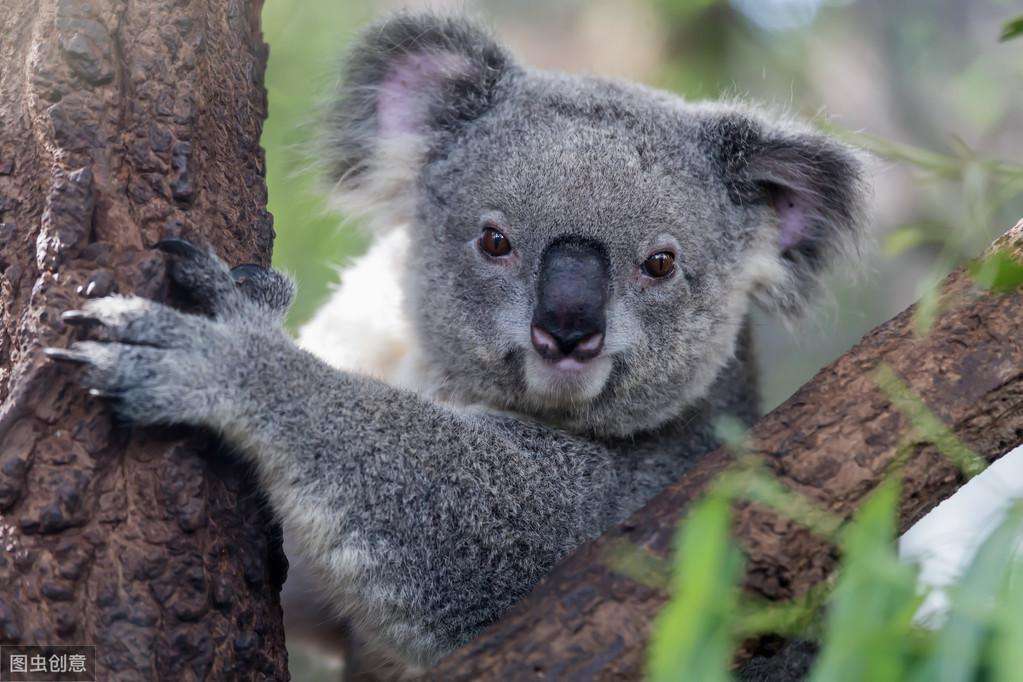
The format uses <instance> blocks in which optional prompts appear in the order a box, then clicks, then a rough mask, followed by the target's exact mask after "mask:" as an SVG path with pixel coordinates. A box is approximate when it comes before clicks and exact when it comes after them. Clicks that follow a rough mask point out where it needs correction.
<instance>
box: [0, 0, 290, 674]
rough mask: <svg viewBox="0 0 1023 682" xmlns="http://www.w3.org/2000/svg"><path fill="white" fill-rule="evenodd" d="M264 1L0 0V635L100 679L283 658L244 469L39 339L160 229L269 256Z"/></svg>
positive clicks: (154, 273) (158, 269)
mask: <svg viewBox="0 0 1023 682" xmlns="http://www.w3.org/2000/svg"><path fill="white" fill-rule="evenodd" d="M260 9H261V2H260V0H176V1H174V2H172V1H170V0H133V1H131V2H129V1H128V0H0V93H2V94H0V273H2V276H0V301H2V306H3V313H2V314H3V316H2V324H0V401H2V402H0V644H19V643H20V644H60V643H74V644H95V645H96V646H97V650H96V655H97V674H98V678H99V679H114V678H116V679H119V680H120V679H146V680H148V679H158V678H159V679H173V680H179V679H196V678H209V679H239V678H243V679H253V678H260V677H269V678H274V679H281V678H286V677H287V655H286V652H285V649H284V633H283V629H282V625H281V611H280V605H279V602H278V592H279V588H280V584H281V582H282V580H283V572H284V570H285V566H286V564H285V563H284V560H283V555H282V553H281V551H280V534H279V530H278V529H277V527H276V525H275V524H274V523H273V522H272V521H271V519H270V518H269V514H268V513H267V512H265V510H264V505H262V504H261V503H260V500H259V498H258V497H257V496H256V495H255V494H254V491H255V485H254V480H253V479H252V478H251V477H250V475H249V472H248V471H246V470H242V469H240V467H239V465H237V464H235V463H233V461H232V460H231V459H230V458H229V457H225V456H223V455H222V454H218V453H216V452H211V450H214V449H216V448H217V446H216V444H215V441H214V440H213V439H211V438H209V437H207V436H204V435H202V434H193V433H190V432H187V431H185V430H183V429H167V430H164V431H156V430H145V431H143V430H133V429H131V428H128V427H126V426H124V425H117V424H113V423H112V422H111V419H110V417H109V412H108V410H107V409H105V406H104V405H103V404H102V403H101V402H100V401H98V400H96V399H92V398H90V397H88V396H87V395H85V394H84V393H83V392H82V391H81V390H80V389H78V388H76V387H75V385H74V384H73V383H72V382H71V381H70V379H71V376H72V375H71V374H70V372H72V371H74V370H70V369H67V368H65V367H58V366H56V365H54V364H51V363H49V362H47V361H46V360H45V359H44V358H43V356H42V355H41V353H40V352H39V351H40V348H41V347H43V346H48V345H55V346H65V345H67V343H68V342H69V340H70V339H71V338H72V337H73V336H74V335H75V333H76V332H75V330H73V329H71V328H68V327H65V326H64V325H63V324H62V323H61V322H60V317H59V315H60V313H61V312H62V311H63V310H66V309H68V308H74V307H77V306H78V305H79V304H80V303H81V302H82V300H83V299H84V298H86V297H97V296H103V295H106V294H108V293H113V292H120V293H124V294H127V293H135V294H139V295H142V296H147V297H151V298H155V299H163V298H165V297H166V295H167V293H168V292H167V285H166V283H165V278H164V262H163V259H162V257H161V255H160V254H159V253H157V252H154V251H152V250H150V249H149V247H151V246H152V245H153V244H154V243H155V242H156V241H158V240H160V239H162V238H165V237H171V236H179V235H181V236H186V237H187V238H189V239H192V240H195V241H198V242H204V243H208V244H211V245H213V246H214V247H216V249H217V250H218V251H219V253H220V254H221V255H222V256H223V257H225V259H227V260H228V261H229V262H232V263H237V262H256V263H260V264H267V263H268V261H269V258H270V249H271V244H272V241H273V228H272V220H271V217H270V215H269V214H268V213H267V211H266V208H265V207H266V187H265V184H264V159H263V152H262V150H261V149H260V147H259V135H260V130H261V127H262V122H263V118H264V116H265V113H266V94H265V91H264V89H263V86H262V77H263V71H264V67H265V64H266V56H267V50H266V46H265V45H264V43H263V41H262V37H261V33H260V27H259V14H260Z"/></svg>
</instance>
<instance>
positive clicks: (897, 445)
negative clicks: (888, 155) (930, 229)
mask: <svg viewBox="0 0 1023 682" xmlns="http://www.w3.org/2000/svg"><path fill="white" fill-rule="evenodd" d="M996 244H999V246H1001V247H1007V248H1011V249H1013V250H1015V252H1016V254H1017V257H1018V258H1019V259H1020V260H1023V256H1021V254H1023V221H1021V222H1020V223H1019V224H1018V225H1017V226H1016V227H1015V228H1013V230H1010V231H1009V233H1007V234H1006V235H1005V236H1004V237H1003V238H1002V240H1000V243H996ZM943 286H944V292H945V301H946V308H945V311H944V312H943V313H942V314H941V315H940V316H939V317H938V319H937V320H936V322H935V323H934V326H933V327H932V328H931V331H930V332H929V333H928V334H927V335H926V336H921V335H919V334H918V333H917V331H916V328H915V326H914V320H913V315H914V308H910V309H908V310H906V311H905V312H903V313H902V314H900V315H899V316H897V317H895V318H894V319H892V320H890V321H889V322H887V323H885V324H883V325H881V326H880V327H878V328H877V329H875V330H874V331H872V332H871V333H869V334H868V335H867V336H865V337H864V338H863V339H862V340H861V341H860V343H859V344H857V345H856V346H855V347H854V348H852V349H851V350H850V351H849V352H848V353H846V354H845V355H844V356H842V357H841V358H839V359H838V360H837V361H835V362H834V363H832V364H831V365H829V366H828V367H825V368H824V369H823V370H821V371H820V372H819V373H818V374H817V375H816V376H815V377H814V378H813V380H811V381H810V382H809V383H808V384H806V385H805V386H804V387H803V388H801V389H800V390H799V391H798V392H797V393H796V394H795V395H793V396H792V397H791V398H790V399H789V400H788V401H787V402H785V403H784V404H783V405H781V406H780V407H778V408H777V409H776V410H774V411H773V412H771V413H770V414H769V415H767V416H766V417H765V418H764V419H762V420H761V421H760V422H759V423H758V424H757V425H756V427H755V428H754V429H753V431H752V451H753V453H754V454H756V455H758V456H759V457H761V458H762V459H763V460H764V462H765V463H766V464H767V466H768V467H769V468H770V470H771V471H772V472H773V474H774V475H775V476H777V478H778V479H779V480H780V481H781V482H782V483H783V484H784V485H786V486H787V487H789V488H790V489H792V490H794V491H797V492H799V493H801V494H802V495H804V496H806V497H808V498H810V499H812V500H814V501H815V502H816V503H817V504H818V505H820V506H821V507H822V508H824V509H826V510H828V511H830V512H832V513H834V514H836V515H838V516H840V517H843V518H847V517H848V516H849V515H850V514H852V513H853V512H854V511H855V509H856V508H857V506H858V505H859V504H860V503H861V502H862V501H863V499H864V497H865V496H866V495H867V494H868V493H869V492H870V491H871V490H873V489H874V488H875V486H876V485H877V484H878V483H879V482H880V480H881V479H882V478H883V477H884V475H885V473H886V471H887V470H888V469H889V466H890V465H891V464H892V463H893V461H894V460H895V459H896V456H897V455H898V456H903V455H904V456H906V460H905V464H904V468H903V480H904V494H903V500H902V506H901V515H900V527H901V529H903V530H905V529H906V528H908V527H909V526H910V525H911V524H912V523H913V522H915V521H916V520H918V519H919V518H920V517H922V516H923V515H924V514H925V513H926V512H927V511H929V510H930V509H931V508H932V507H934V506H935V505H936V504H938V503H939V502H940V501H941V500H942V499H944V498H946V497H948V496H949V495H951V494H952V493H953V492H955V490H956V489H957V488H958V487H959V486H960V485H961V484H962V483H963V482H964V478H963V476H962V474H961V473H960V471H959V469H958V468H957V467H956V466H954V465H953V464H952V463H951V462H950V461H949V459H948V458H947V457H945V456H944V455H942V454H940V453H939V451H938V449H937V447H936V446H935V445H934V444H932V443H930V442H928V441H927V440H926V439H925V438H924V437H923V436H922V435H921V434H920V433H919V432H918V431H915V430H914V429H913V427H912V425H911V423H910V421H909V418H908V417H907V414H906V413H905V412H904V409H905V408H904V406H901V405H895V404H893V402H892V400H891V399H890V398H889V394H888V393H886V392H885V391H884V390H882V389H881V388H879V385H878V383H877V375H876V373H875V370H876V369H877V368H878V366H879V365H880V364H881V363H887V365H889V366H890V367H891V368H892V369H893V370H894V371H895V373H896V375H897V376H898V377H900V378H901V379H902V380H903V381H904V382H905V383H906V384H907V385H908V387H909V388H910V389H911V390H912V391H913V393H915V394H916V395H917V396H919V397H920V398H921V399H922V400H923V402H924V403H925V404H926V405H927V407H928V408H929V409H930V410H931V411H932V412H933V414H934V415H936V416H937V417H938V418H939V419H940V420H941V421H942V422H943V423H944V424H945V425H946V426H947V427H949V428H950V429H951V430H952V431H953V432H954V433H955V434H956V435H957V436H958V437H959V439H961V441H962V442H964V443H965V444H966V445H967V446H969V447H970V448H972V449H973V450H974V452H976V453H977V454H979V455H981V456H982V457H983V458H985V459H987V460H989V461H991V460H994V459H997V458H998V457H999V456H1000V455H1002V454H1004V453H1005V452H1006V451H1008V450H1009V449H1011V448H1012V447H1013V446H1015V445H1018V444H1019V443H1021V442H1023V336H1021V335H1020V324H1019V323H1020V320H1023V292H1020V291H1019V290H1017V291H1016V292H1015V293H1011V294H1002V295H999V294H993V293H985V292H982V291H979V290H978V289H977V288H976V287H975V286H974V285H973V283H972V281H971V278H970V276H969V275H968V274H967V273H966V272H965V271H962V270H960V271H957V272H955V273H953V274H952V275H950V276H949V277H948V278H947V279H946V280H945V282H944V284H943ZM732 461H733V460H732V458H731V456H730V455H729V453H728V452H727V451H725V450H719V451H717V452H715V453H713V454H711V455H709V456H707V457H706V458H705V459H704V460H702V461H701V463H700V464H699V465H698V466H697V467H696V468H695V469H694V470H692V471H691V472H690V473H688V474H686V476H685V477H684V478H682V479H681V480H680V481H678V482H677V483H675V484H673V485H672V486H670V487H669V488H668V489H666V490H665V491H664V492H663V493H662V494H661V495H659V496H658V497H657V498H655V499H654V500H653V501H652V502H651V503H650V504H648V505H647V506H646V507H644V508H643V509H642V510H640V511H639V512H637V513H636V514H635V515H634V516H633V517H632V518H631V519H629V521H627V522H626V523H624V524H622V525H620V526H619V527H617V528H615V529H613V530H611V531H610V532H608V533H607V534H605V535H604V536H602V537H601V538H599V539H598V540H596V541H594V542H592V543H590V544H588V545H586V546H584V547H582V548H580V549H579V550H578V551H577V552H575V553H574V554H573V555H571V556H570V557H569V558H568V559H567V560H565V561H564V562H563V563H562V564H561V565H560V566H559V567H558V568H557V569H556V570H555V571H554V572H553V573H552V574H551V575H550V576H549V577H548V578H547V579H546V580H544V581H543V582H542V583H541V584H540V585H538V586H537V587H536V589H535V590H534V591H533V592H532V593H531V594H530V596H529V597H527V598H526V599H525V600H524V601H523V602H522V603H521V604H519V605H518V606H516V607H515V608H514V609H513V610H512V611H511V612H510V613H509V614H508V615H507V616H506V617H505V618H504V619H503V620H502V621H501V622H499V623H497V624H496V625H495V626H493V627H492V628H491V629H490V630H489V631H487V632H486V633H485V634H484V635H483V636H482V637H480V638H479V639H478V640H477V641H475V642H472V643H471V644H469V645H467V646H466V647H464V648H462V649H461V650H459V651H456V652H454V653H453V654H452V655H450V656H449V657H448V658H446V659H445V660H444V661H442V662H441V663H440V665H439V666H438V667H437V668H436V669H435V670H434V672H433V675H432V677H434V678H436V679H444V680H458V679H500V680H506V679H522V678H550V679H567V680H575V679H578V680H590V679H639V678H640V677H641V676H642V671H643V664H644V656H645V648H646V641H647V638H648V635H649V627H650V623H651V620H652V618H653V617H654V615H655V614H656V613H657V611H658V609H659V608H660V607H661V606H662V605H663V604H664V602H665V601H666V599H667V595H666V594H665V593H663V592H662V591H660V590H658V589H656V588H652V587H648V586H645V585H642V584H640V583H637V582H635V581H633V580H631V579H629V578H628V577H626V576H624V575H620V574H618V573H615V572H614V571H613V570H612V569H611V568H610V567H609V566H608V562H607V561H606V557H608V556H609V555H610V552H612V551H614V548H617V547H619V544H618V543H621V542H623V541H627V542H629V543H631V544H632V545H634V546H635V547H637V548H638V549H639V550H640V551H642V552H648V553H650V554H651V555H653V556H656V557H662V558H664V557H668V556H669V554H670V549H671V543H672V538H673V535H674V531H675V528H676V525H677V523H678V521H679V520H680V518H682V516H683V515H684V513H685V510H686V507H687V505H688V504H689V503H690V502H691V501H692V500H693V499H694V497H696V496H697V495H698V494H699V493H700V491H701V490H704V489H705V488H706V486H707V484H708V482H709V481H710V480H711V479H712V478H713V477H714V476H715V475H716V474H718V473H720V472H722V471H724V470H725V469H726V468H727V467H728V466H729V464H730V463H732ZM737 516H738V519H737V523H736V531H735V532H736V536H737V538H738V540H739V542H740V543H741V545H742V546H743V548H744V550H745V553H746V555H747V557H748V573H747V575H746V579H745V587H746V589H747V590H748V591H750V592H751V593H753V594H755V595H760V596H763V597H766V598H768V599H772V600H783V599H787V598H790V597H793V596H796V595H800V594H803V593H805V592H806V591H807V590H808V589H809V588H810V587H812V586H813V585H815V584H818V583H820V582H821V581H823V580H824V579H825V578H827V576H828V575H829V573H830V572H831V571H832V570H833V569H834V568H835V563H836V560H837V558H838V557H837V552H836V551H835V548H834V547H832V546H830V545H829V544H828V543H826V542H825V541H823V540H822V539H820V538H818V537H816V536H814V535H813V534H811V533H810V532H809V531H807V530H806V529H805V528H802V527H801V526H799V525H797V524H795V523H793V522H791V521H788V520H785V519H782V518H781V517H779V516H778V515H776V514H774V513H771V512H770V511H768V510H766V509H765V508H763V507H760V506H757V505H752V504H746V505H742V506H740V508H739V509H738V510H737Z"/></svg>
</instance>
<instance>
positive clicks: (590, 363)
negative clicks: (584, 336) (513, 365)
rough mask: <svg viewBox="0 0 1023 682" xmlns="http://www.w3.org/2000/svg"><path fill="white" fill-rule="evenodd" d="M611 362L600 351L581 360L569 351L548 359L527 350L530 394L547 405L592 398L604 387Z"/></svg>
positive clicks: (526, 375)
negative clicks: (568, 353) (559, 356)
mask: <svg viewBox="0 0 1023 682" xmlns="http://www.w3.org/2000/svg"><path fill="white" fill-rule="evenodd" d="M613 365H614V363H613V360H612V358H611V356H610V355H608V354H606V353H603V354H599V355H597V356H595V357H592V358H588V359H585V360H580V359H579V358H576V357H574V356H572V355H566V356H563V357H561V358H558V359H554V360H548V359H546V358H544V357H543V356H542V355H541V354H540V353H539V352H530V353H527V354H526V362H525V378H526V388H527V390H528V393H529V395H530V397H531V398H532V399H533V400H534V401H536V402H537V403H539V404H541V405H544V406H548V407H567V406H570V405H577V404H579V403H582V402H587V401H589V400H592V399H593V398H595V397H596V396H597V395H599V394H600V392H601V391H602V390H603V389H604V386H605V385H606V384H607V381H608V378H609V377H610V375H611V369H612V367H613Z"/></svg>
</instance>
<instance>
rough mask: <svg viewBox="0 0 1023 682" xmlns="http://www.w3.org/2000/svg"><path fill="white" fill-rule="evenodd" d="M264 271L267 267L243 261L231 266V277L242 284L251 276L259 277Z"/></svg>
mask: <svg viewBox="0 0 1023 682" xmlns="http://www.w3.org/2000/svg"><path fill="white" fill-rule="evenodd" d="M264 272H266V268H261V267H259V266H258V265H255V264H253V263H243V264H242V265H238V266H235V267H233V268H231V278H232V279H233V280H234V281H235V283H236V284H242V283H244V282H245V281H246V280H247V279H249V278H250V277H258V276H260V275H262V274H263V273H264Z"/></svg>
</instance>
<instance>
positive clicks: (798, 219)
mask: <svg viewBox="0 0 1023 682" xmlns="http://www.w3.org/2000/svg"><path fill="white" fill-rule="evenodd" d="M774 209H775V210H776V211H777V212H778V246H779V248H780V249H781V250H782V251H786V250H788V249H791V248H792V247H793V246H795V245H796V244H798V243H799V242H801V241H803V240H804V239H805V238H806V237H807V236H808V230H807V228H808V227H809V219H808V217H807V211H806V207H805V206H804V205H803V202H802V201H801V200H800V198H799V195H797V194H795V193H794V192H781V193H780V194H778V196H777V197H775V199H774Z"/></svg>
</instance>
